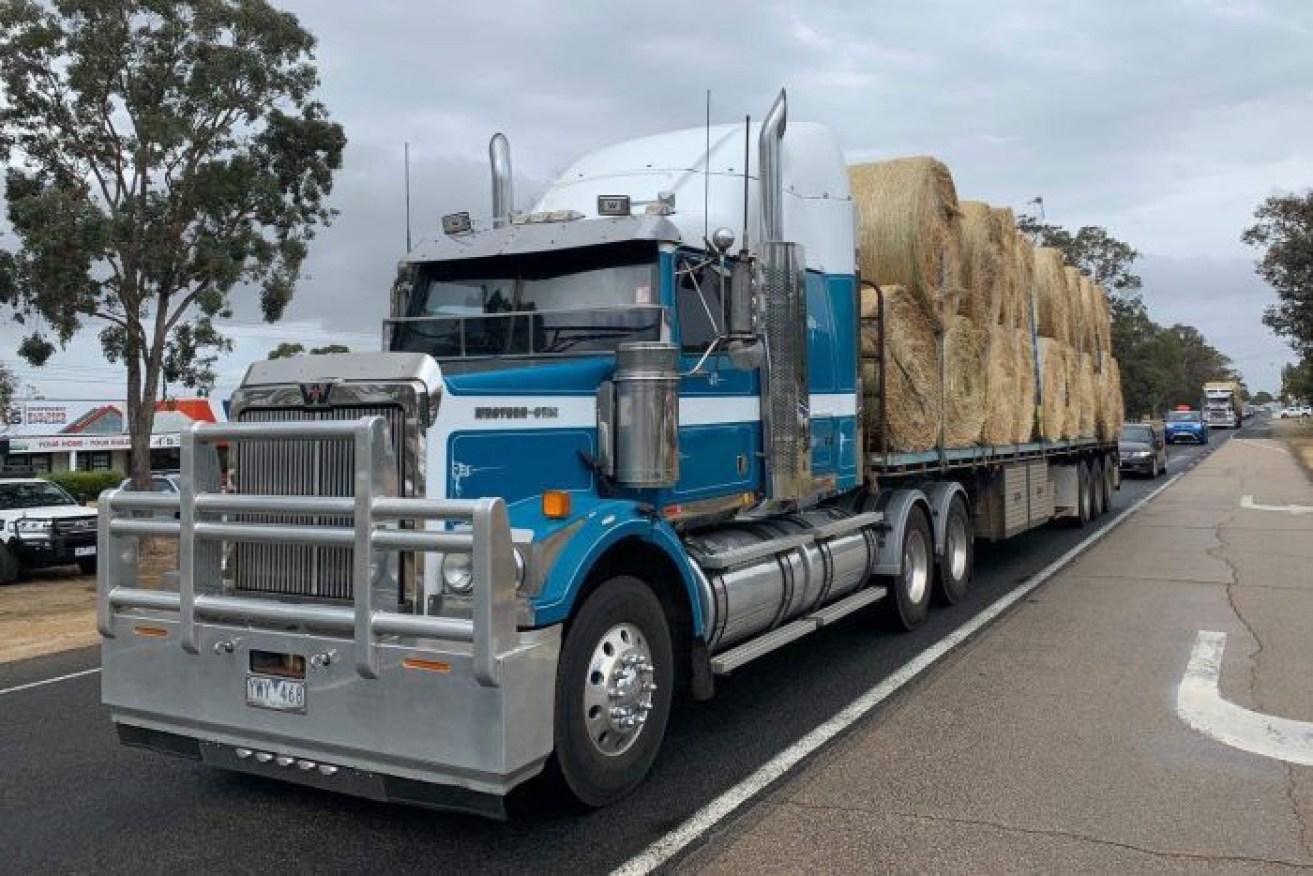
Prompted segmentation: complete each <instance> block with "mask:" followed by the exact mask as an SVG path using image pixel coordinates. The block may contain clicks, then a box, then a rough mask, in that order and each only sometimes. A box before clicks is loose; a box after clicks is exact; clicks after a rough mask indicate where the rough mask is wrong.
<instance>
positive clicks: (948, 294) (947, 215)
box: [848, 158, 962, 324]
mask: <svg viewBox="0 0 1313 876" xmlns="http://www.w3.org/2000/svg"><path fill="white" fill-rule="evenodd" d="M848 175H849V178H850V180H851V183H852V194H853V201H854V202H855V203H856V204H857V216H858V219H857V244H858V247H859V249H860V252H861V265H860V267H861V272H862V276H863V277H865V278H866V279H867V280H868V281H869V282H873V283H879V284H880V285H881V286H885V285H900V286H904V287H906V289H907V290H908V291H909V292H911V293H912V295H913V296H914V297H915V298H916V300H917V301H918V303H919V304H920V305H921V306H922V307H923V308H924V310H925V312H926V314H927V315H929V316H933V317H936V318H938V319H939V320H940V321H941V324H946V320H947V319H948V318H949V317H952V316H954V315H956V313H957V305H956V300H957V296H958V295H959V293H960V292H961V288H962V279H961V253H960V242H959V238H960V234H959V230H958V227H957V225H958V222H959V211H958V203H957V188H956V186H954V185H953V176H952V174H950V173H949V171H948V168H947V167H946V166H945V165H944V164H943V162H941V161H938V160H936V159H934V158H899V159H895V160H893V161H878V162H874V163H871V164H858V165H854V166H852V167H849V168H848Z"/></svg>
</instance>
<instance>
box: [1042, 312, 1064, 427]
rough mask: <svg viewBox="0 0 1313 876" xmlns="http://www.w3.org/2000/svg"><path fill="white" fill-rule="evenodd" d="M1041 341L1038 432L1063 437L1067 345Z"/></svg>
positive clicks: (1051, 339)
mask: <svg viewBox="0 0 1313 876" xmlns="http://www.w3.org/2000/svg"><path fill="white" fill-rule="evenodd" d="M1038 343H1039V357H1038V358H1039V379H1038V381H1037V383H1038V386H1039V394H1040V398H1039V434H1040V437H1041V438H1043V439H1044V440H1045V441H1057V440H1058V439H1059V438H1062V437H1063V431H1064V430H1065V429H1066V423H1067V381H1068V378H1067V359H1068V356H1067V349H1068V347H1067V345H1066V344H1064V343H1063V342H1062V341H1058V340H1054V339H1053V338H1047V337H1042V336H1041V337H1040V338H1039V340H1038Z"/></svg>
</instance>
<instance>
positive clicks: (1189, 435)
mask: <svg viewBox="0 0 1313 876" xmlns="http://www.w3.org/2000/svg"><path fill="white" fill-rule="evenodd" d="M1163 431H1164V433H1166V437H1167V443H1168V444H1177V443H1179V442H1182V441H1192V442H1194V443H1195V444H1207V443H1208V424H1207V423H1206V422H1204V415H1203V412H1201V411H1172V412H1170V413H1169V414H1168V415H1167V417H1166V418H1165V420H1164V421H1163Z"/></svg>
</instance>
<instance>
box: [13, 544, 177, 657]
mask: <svg viewBox="0 0 1313 876" xmlns="http://www.w3.org/2000/svg"><path fill="white" fill-rule="evenodd" d="M146 554H147V556H146V561H145V562H144V563H143V566H142V568H143V574H142V585H143V586H146V587H150V586H153V585H154V584H156V583H158V581H159V574H160V572H162V571H164V570H166V569H172V568H176V567H177V563H178V551H177V545H176V544H161V545H157V546H154V547H152V548H150V549H149V550H148V551H147V552H146ZM99 641H100V635H99V634H98V633H97V632H96V576H95V575H83V574H82V573H80V572H79V571H78V570H77V567H76V566H67V567H60V568H55V569H37V570H34V571H31V572H28V573H27V574H26V575H24V576H23V580H22V581H21V582H20V583H18V584H10V585H8V586H6V587H0V663H9V662H11V661H14V660H26V659H27V658H29V657H40V656H41V655H43V654H55V653H57V652H59V651H67V650H70V649H73V648H85V647H87V646H88V645H95V644H97V643H98V642H99Z"/></svg>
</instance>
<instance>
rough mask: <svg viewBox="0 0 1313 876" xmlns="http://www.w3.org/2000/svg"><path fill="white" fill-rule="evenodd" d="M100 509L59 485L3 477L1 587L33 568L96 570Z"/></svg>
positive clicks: (0, 486) (0, 501)
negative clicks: (89, 506) (52, 567)
mask: <svg viewBox="0 0 1313 876" xmlns="http://www.w3.org/2000/svg"><path fill="white" fill-rule="evenodd" d="M96 520H97V514H96V509H94V508H88V507H86V506H85V505H81V504H79V503H78V500H77V499H74V498H73V497H72V496H71V495H70V494H69V493H68V491H66V490H65V489H64V488H63V487H61V486H59V484H55V483H51V482H50V481H44V480H41V479H40V478H0V584H10V583H12V582H14V581H16V580H18V576H19V575H20V574H22V573H23V572H24V571H25V570H27V569H40V568H45V567H48V566H72V565H76V566H77V567H78V568H79V569H81V570H82V571H83V573H85V574H88V575H90V574H93V573H94V572H95V571H96Z"/></svg>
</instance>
